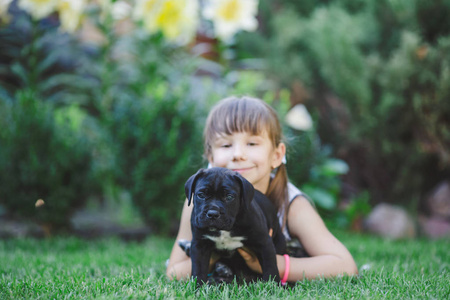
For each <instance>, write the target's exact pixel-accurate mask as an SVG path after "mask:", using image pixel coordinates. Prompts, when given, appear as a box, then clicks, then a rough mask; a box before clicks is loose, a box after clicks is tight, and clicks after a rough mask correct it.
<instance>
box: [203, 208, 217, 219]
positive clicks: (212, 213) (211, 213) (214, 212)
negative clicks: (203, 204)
mask: <svg viewBox="0 0 450 300" xmlns="http://www.w3.org/2000/svg"><path fill="white" fill-rule="evenodd" d="M206 217H207V218H208V219H210V220H211V221H214V220H216V219H218V218H219V217H220V212H219V211H218V210H216V209H210V210H208V211H207V212H206Z"/></svg>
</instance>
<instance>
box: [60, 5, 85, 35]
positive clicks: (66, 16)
mask: <svg viewBox="0 0 450 300" xmlns="http://www.w3.org/2000/svg"><path fill="white" fill-rule="evenodd" d="M85 6H86V0H59V1H58V12H59V20H60V22H61V28H62V29H63V30H65V31H67V32H74V31H75V30H76V29H77V28H78V26H79V25H80V21H81V17H82V15H83V10H84V8H85Z"/></svg>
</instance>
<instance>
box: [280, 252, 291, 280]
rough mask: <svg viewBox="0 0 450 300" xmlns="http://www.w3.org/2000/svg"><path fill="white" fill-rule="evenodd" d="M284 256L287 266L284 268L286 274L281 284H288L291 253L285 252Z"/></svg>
mask: <svg viewBox="0 0 450 300" xmlns="http://www.w3.org/2000/svg"><path fill="white" fill-rule="evenodd" d="M283 256H284V261H285V262H286V267H285V268H284V276H283V279H281V284H282V285H286V283H287V279H288V276H289V268H290V259H289V255H287V254H285V255H283Z"/></svg>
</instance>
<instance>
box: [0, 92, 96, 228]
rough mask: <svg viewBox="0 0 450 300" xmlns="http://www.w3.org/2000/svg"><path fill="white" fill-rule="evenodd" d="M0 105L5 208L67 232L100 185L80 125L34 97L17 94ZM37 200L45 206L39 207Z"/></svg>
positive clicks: (0, 188) (0, 187)
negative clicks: (78, 211)
mask: <svg viewBox="0 0 450 300" xmlns="http://www.w3.org/2000/svg"><path fill="white" fill-rule="evenodd" d="M0 107H1V109H0V128H1V131H0V200H1V203H2V205H4V206H5V207H6V209H7V211H8V212H9V213H11V214H13V215H15V216H17V217H23V218H29V219H32V220H35V221H39V222H41V223H45V224H47V225H50V226H52V228H53V229H54V230H59V229H62V228H67V227H68V225H69V219H70V216H71V213H72V212H73V211H74V209H76V208H78V207H81V206H82V205H83V204H84V203H85V201H86V199H87V198H88V196H89V195H91V194H92V193H94V192H98V187H99V186H98V184H97V181H96V180H95V178H94V177H93V173H92V153H91V152H92V147H91V145H90V144H89V142H88V140H87V139H86V137H85V136H84V135H82V133H81V130H80V129H81V127H82V124H81V123H80V122H77V121H76V120H77V117H76V116H75V117H74V115H73V114H68V113H66V112H60V113H58V114H57V115H58V117H55V112H54V110H53V109H52V107H51V106H49V105H48V104H46V103H43V102H42V101H40V100H39V99H36V98H35V96H34V95H33V94H31V93H25V92H23V93H20V92H19V93H17V99H15V100H14V101H13V102H6V101H3V100H2V101H0ZM78 121H81V120H80V119H79V118H78ZM38 199H42V200H44V202H45V205H44V206H43V207H40V208H36V207H35V203H36V201H37V200H38Z"/></svg>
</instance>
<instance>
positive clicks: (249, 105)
mask: <svg viewBox="0 0 450 300" xmlns="http://www.w3.org/2000/svg"><path fill="white" fill-rule="evenodd" d="M264 130H267V133H268V135H269V138H270V139H271V142H272V145H273V147H274V148H275V147H277V146H278V145H279V144H280V143H281V142H282V139H283V136H282V131H281V126H280V122H279V120H278V116H277V114H276V112H275V110H274V109H273V108H272V107H270V105H268V104H267V103H265V102H264V101H262V100H260V99H257V98H252V97H246V96H244V97H234V96H233V97H229V98H225V99H222V100H221V101H219V103H217V104H216V105H215V106H214V107H213V109H212V110H211V112H210V113H209V115H208V118H207V120H206V126H205V130H204V142H205V144H204V147H205V157H206V158H210V157H211V155H212V147H211V145H212V144H213V142H214V140H215V139H216V138H217V136H218V135H221V134H226V135H231V134H232V133H235V132H249V133H251V134H254V135H258V134H261V133H262V132H263V131H264ZM287 182H288V177H287V171H286V166H285V165H284V164H281V166H279V167H278V168H277V169H276V173H275V176H274V178H273V179H272V180H271V182H270V184H269V188H268V189H267V192H266V196H267V197H268V198H269V199H270V200H271V201H272V203H273V204H274V205H275V206H276V207H277V209H278V211H279V212H282V210H284V212H283V213H282V215H283V220H282V226H283V228H284V227H285V225H286V216H287V209H288V194H287Z"/></svg>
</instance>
